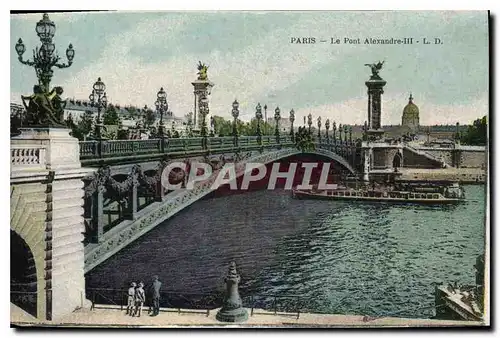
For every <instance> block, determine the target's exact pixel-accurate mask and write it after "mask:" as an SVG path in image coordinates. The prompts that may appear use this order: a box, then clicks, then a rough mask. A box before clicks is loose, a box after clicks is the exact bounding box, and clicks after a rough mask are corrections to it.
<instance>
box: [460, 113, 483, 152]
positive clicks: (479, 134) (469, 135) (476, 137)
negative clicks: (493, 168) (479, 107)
mask: <svg viewBox="0 0 500 338" xmlns="http://www.w3.org/2000/svg"><path fill="white" fill-rule="evenodd" d="M487 128H488V125H487V120H486V116H483V117H482V118H480V119H477V120H475V121H474V122H473V123H472V125H470V126H468V128H467V131H466V132H465V133H463V134H462V135H461V137H460V141H461V143H463V144H467V145H481V146H483V145H486V142H487V139H486V138H487Z"/></svg>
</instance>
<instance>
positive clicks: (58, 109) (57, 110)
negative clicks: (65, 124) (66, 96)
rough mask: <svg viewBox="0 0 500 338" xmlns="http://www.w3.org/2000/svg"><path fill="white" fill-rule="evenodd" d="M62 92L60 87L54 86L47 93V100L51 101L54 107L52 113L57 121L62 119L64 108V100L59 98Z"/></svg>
mask: <svg viewBox="0 0 500 338" xmlns="http://www.w3.org/2000/svg"><path fill="white" fill-rule="evenodd" d="M63 92H64V90H63V88H62V87H59V86H58V87H54V89H52V91H51V92H50V93H49V101H50V102H51V103H52V107H53V108H54V115H55V117H56V118H57V120H58V121H61V122H62V121H63V119H64V108H66V101H65V100H63V99H62V98H61V95H62V93H63Z"/></svg>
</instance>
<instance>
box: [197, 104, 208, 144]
mask: <svg viewBox="0 0 500 338" xmlns="http://www.w3.org/2000/svg"><path fill="white" fill-rule="evenodd" d="M199 107H200V115H201V137H203V146H204V148H206V146H207V136H208V135H207V121H206V119H207V115H208V113H209V110H208V99H207V97H206V96H205V95H204V94H202V95H201V96H200V103H199Z"/></svg>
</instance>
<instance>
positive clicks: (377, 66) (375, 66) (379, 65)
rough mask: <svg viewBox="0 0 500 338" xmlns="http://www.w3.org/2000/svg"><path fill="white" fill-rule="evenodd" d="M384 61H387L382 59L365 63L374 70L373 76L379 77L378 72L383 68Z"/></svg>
mask: <svg viewBox="0 0 500 338" xmlns="http://www.w3.org/2000/svg"><path fill="white" fill-rule="evenodd" d="M384 62H385V61H382V62H380V61H379V62H378V63H365V66H368V67H370V69H371V70H372V77H373V78H378V77H379V75H378V73H379V72H380V70H381V69H382V66H383V65H384Z"/></svg>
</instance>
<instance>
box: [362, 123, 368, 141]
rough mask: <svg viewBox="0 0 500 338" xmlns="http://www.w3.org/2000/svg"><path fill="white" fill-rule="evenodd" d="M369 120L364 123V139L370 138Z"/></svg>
mask: <svg viewBox="0 0 500 338" xmlns="http://www.w3.org/2000/svg"><path fill="white" fill-rule="evenodd" d="M367 132H368V122H366V121H365V124H364V125H363V141H367V140H368V134H367Z"/></svg>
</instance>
